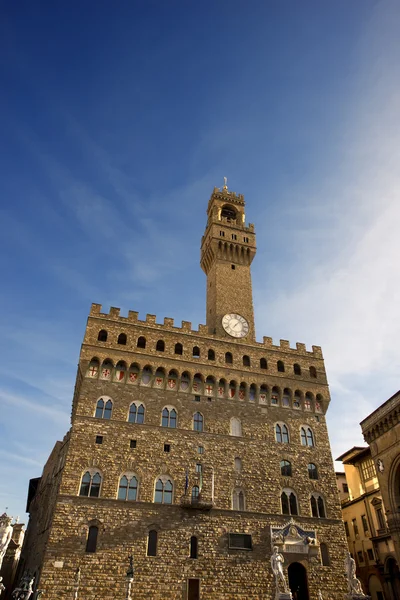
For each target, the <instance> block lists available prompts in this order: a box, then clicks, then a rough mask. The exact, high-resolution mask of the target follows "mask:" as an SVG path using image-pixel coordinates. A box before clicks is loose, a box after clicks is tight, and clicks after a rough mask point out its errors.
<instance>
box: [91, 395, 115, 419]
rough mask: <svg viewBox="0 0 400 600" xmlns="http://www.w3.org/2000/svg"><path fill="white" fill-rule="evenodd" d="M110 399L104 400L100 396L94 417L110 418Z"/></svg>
mask: <svg viewBox="0 0 400 600" xmlns="http://www.w3.org/2000/svg"><path fill="white" fill-rule="evenodd" d="M111 413H112V401H111V400H110V399H108V400H106V401H104V399H103V398H100V399H99V400H98V401H97V404H96V414H95V417H96V419H111Z"/></svg>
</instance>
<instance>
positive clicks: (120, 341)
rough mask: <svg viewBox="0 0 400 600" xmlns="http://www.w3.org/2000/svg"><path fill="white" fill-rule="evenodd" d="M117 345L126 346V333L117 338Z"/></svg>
mask: <svg viewBox="0 0 400 600" xmlns="http://www.w3.org/2000/svg"><path fill="white" fill-rule="evenodd" d="M117 344H121V345H122V346H126V333H120V334H119V336H118V340H117Z"/></svg>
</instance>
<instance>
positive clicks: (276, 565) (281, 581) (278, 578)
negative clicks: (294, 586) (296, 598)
mask: <svg viewBox="0 0 400 600" xmlns="http://www.w3.org/2000/svg"><path fill="white" fill-rule="evenodd" d="M283 563H284V558H283V556H282V554H280V553H279V550H278V546H274V552H273V554H272V556H271V567H272V572H273V574H274V575H275V583H276V591H277V594H278V592H279V591H281V587H282V588H283V591H285V592H288V591H289V589H288V586H287V583H286V579H285V574H284V572H283Z"/></svg>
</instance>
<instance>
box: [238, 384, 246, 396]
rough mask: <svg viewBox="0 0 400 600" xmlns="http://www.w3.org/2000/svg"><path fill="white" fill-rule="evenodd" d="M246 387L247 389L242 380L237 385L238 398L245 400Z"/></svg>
mask: <svg viewBox="0 0 400 600" xmlns="http://www.w3.org/2000/svg"><path fill="white" fill-rule="evenodd" d="M246 389H247V386H246V384H245V383H244V382H243V381H242V383H241V384H240V386H239V400H245V399H246Z"/></svg>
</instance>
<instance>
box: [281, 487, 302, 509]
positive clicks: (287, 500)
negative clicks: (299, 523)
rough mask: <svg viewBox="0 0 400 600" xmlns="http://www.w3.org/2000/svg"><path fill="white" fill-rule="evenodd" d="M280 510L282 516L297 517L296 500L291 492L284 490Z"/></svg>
mask: <svg viewBox="0 0 400 600" xmlns="http://www.w3.org/2000/svg"><path fill="white" fill-rule="evenodd" d="M281 508H282V514H283V515H298V514H299V513H298V509H297V498H296V494H295V493H294V491H293V490H291V489H288V488H285V489H284V490H283V491H282V494H281Z"/></svg>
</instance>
